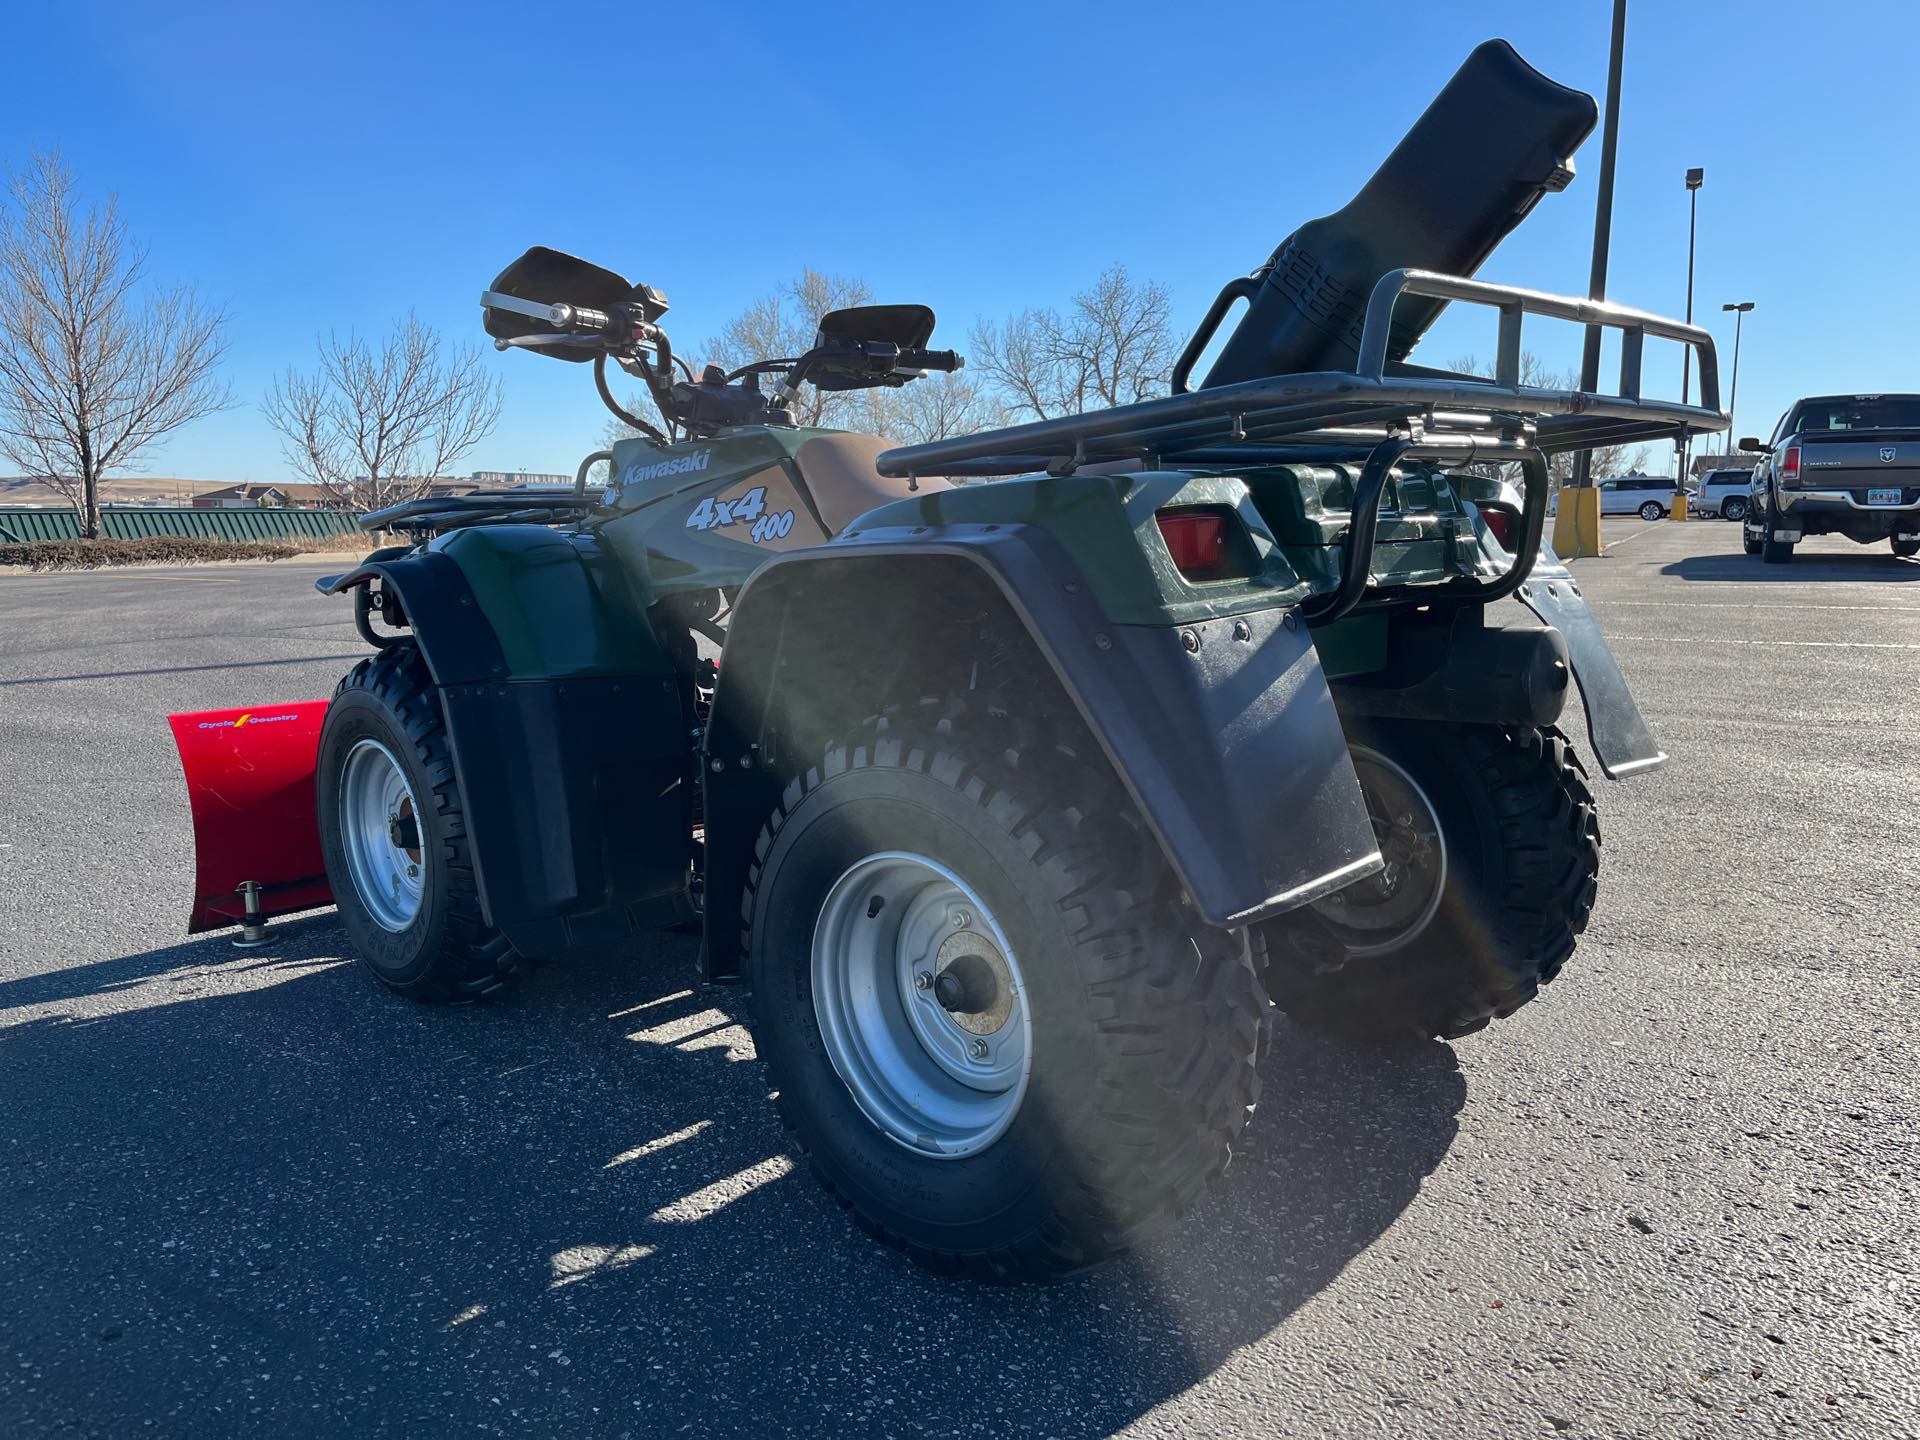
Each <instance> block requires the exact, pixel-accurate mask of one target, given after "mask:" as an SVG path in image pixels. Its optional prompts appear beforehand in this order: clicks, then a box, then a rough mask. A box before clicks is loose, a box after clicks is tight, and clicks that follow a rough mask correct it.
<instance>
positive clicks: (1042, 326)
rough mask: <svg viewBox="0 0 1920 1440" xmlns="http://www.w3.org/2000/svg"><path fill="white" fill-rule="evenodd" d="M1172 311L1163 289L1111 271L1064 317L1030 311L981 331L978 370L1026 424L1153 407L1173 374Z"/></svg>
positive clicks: (975, 358)
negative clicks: (1145, 403)
mask: <svg viewBox="0 0 1920 1440" xmlns="http://www.w3.org/2000/svg"><path fill="white" fill-rule="evenodd" d="M1171 309H1172V305H1171V297H1170V296H1169V295H1168V293H1167V289H1166V287H1165V286H1164V285H1161V284H1159V283H1158V282H1156V281H1151V280H1149V281H1145V282H1139V283H1136V282H1135V281H1134V280H1133V278H1132V277H1131V276H1129V275H1128V274H1127V269H1126V267H1125V266H1124V265H1110V266H1108V267H1107V269H1105V270H1104V271H1102V272H1101V273H1100V277H1099V278H1098V279H1097V280H1095V281H1094V282H1093V284H1092V285H1091V286H1089V287H1088V288H1087V289H1085V290H1082V291H1081V292H1080V293H1079V294H1077V295H1075V296H1074V297H1073V300H1072V301H1071V303H1070V304H1069V305H1068V307H1067V310H1066V313H1065V314H1062V313H1060V312H1059V311H1057V310H1050V309H1049V310H1023V311H1021V312H1020V313H1019V314H1017V315H1011V316H1009V317H1008V318H1007V320H1006V321H1005V322H1004V323H1003V324H999V325H996V324H994V323H993V322H991V321H981V322H979V323H978V324H976V325H975V326H974V328H973V336H972V347H973V354H972V357H971V359H972V363H973V365H974V367H975V368H976V369H977V370H978V371H979V372H980V373H981V374H982V375H983V376H985V377H986V379H987V381H988V382H989V383H990V384H991V385H993V386H994V387H995V388H997V389H998V390H1000V391H1001V392H1002V394H1003V395H1004V397H1005V400H1006V403H1007V408H1008V409H1009V410H1010V411H1012V412H1013V414H1014V415H1015V416H1017V417H1019V418H1022V419H1035V420H1049V419H1052V418H1054V417H1055V416H1058V415H1077V414H1080V413H1081V412H1083V411H1086V410H1089V409H1101V408H1105V407H1107V406H1112V405H1128V404H1132V403H1133V402H1134V401H1136V400H1148V399H1151V398H1153V397H1154V396H1156V395H1159V394H1161V393H1163V392H1164V391H1165V389H1166V383H1167V372H1168V371H1169V370H1170V369H1172V367H1173V358H1174V353H1175V345H1174V337H1173V330H1172V326H1171V322H1170V314H1171Z"/></svg>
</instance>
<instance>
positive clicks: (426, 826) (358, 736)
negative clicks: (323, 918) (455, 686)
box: [316, 642, 522, 1000]
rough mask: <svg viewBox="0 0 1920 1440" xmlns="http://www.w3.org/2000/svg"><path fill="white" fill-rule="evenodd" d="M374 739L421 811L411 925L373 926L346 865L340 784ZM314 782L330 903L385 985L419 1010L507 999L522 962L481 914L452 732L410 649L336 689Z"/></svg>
mask: <svg viewBox="0 0 1920 1440" xmlns="http://www.w3.org/2000/svg"><path fill="white" fill-rule="evenodd" d="M369 741H370V742H373V743H374V744H375V745H377V746H379V747H381V748H382V749H384V751H385V754H386V755H388V756H391V757H392V761H393V762H394V763H395V764H396V765H397V766H398V768H399V771H400V775H401V777H402V778H403V779H404V781H405V785H406V789H407V791H408V792H409V794H410V796H411V798H412V800H413V801H414V802H415V803H414V805H413V806H412V807H410V808H411V809H412V810H413V812H414V813H413V817H412V818H413V820H414V824H415V825H416V826H417V832H416V836H415V837H409V838H417V839H418V841H419V844H418V845H417V846H416V847H414V850H415V851H417V854H418V857H419V858H418V864H419V867H420V871H421V875H420V882H419V883H420V894H419V897H418V901H417V908H415V909H414V910H413V913H412V914H411V918H410V919H409V920H408V921H407V922H406V923H404V924H397V925H396V924H395V923H393V919H392V916H391V914H390V915H389V920H388V921H387V922H383V921H382V920H381V919H380V918H378V917H377V916H376V914H375V910H374V907H372V906H370V905H369V903H368V899H367V897H366V896H364V895H362V894H361V892H360V889H359V886H358V882H356V880H355V874H354V867H353V866H352V864H350V863H349V860H348V857H347V844H348V833H347V827H348V825H349V824H350V823H351V822H350V821H348V819H347V817H346V816H345V815H344V813H343V810H344V807H343V781H344V778H345V772H346V771H347V769H348V757H349V756H350V755H352V754H353V753H354V752H355V750H356V747H362V746H364V745H365V742H369ZM366 748H368V749H371V747H366ZM374 753H376V754H377V753H378V752H374ZM316 784H317V786H318V811H319V821H320V848H321V853H322V854H323V856H324V857H325V859H326V866H327V878H328V880H329V881H330V882H331V884H332V886H333V896H334V903H335V904H336V905H337V906H338V907H339V911H340V919H341V922H342V924H344V925H345V926H346V930H347V934H348V936H349V937H350V938H351V939H352V941H353V943H354V947H355V949H357V950H358V951H359V954H360V958H361V960H363V961H364V962H365V963H366V965H367V968H368V969H370V970H371V971H372V972H373V973H374V974H375V975H376V976H377V977H379V980H380V982H381V984H383V985H385V986H386V987H387V988H388V989H390V990H395V991H398V992H399V993H401V994H403V995H408V996H411V997H413V998H415V999H419V1000H476V999H480V998H482V997H484V996H488V995H493V994H496V993H498V992H499V991H500V990H502V989H504V988H505V987H506V986H507V985H508V984H509V983H510V982H511V981H512V980H513V978H514V976H515V975H516V973H517V972H518V971H519V970H520V968H521V965H522V961H521V957H520V956H519V955H518V954H517V953H516V952H515V951H514V949H513V947H512V945H510V944H509V943H508V942H507V939H506V937H505V936H503V935H502V934H500V932H499V931H497V930H495V929H493V928H492V927H491V926H489V925H488V924H487V923H486V920H485V918H484V916H483V915H482V913H481V909H480V896H479V891H478V888H477V887H476V884H475V881H474V873H473V856H472V852H471V849H470V847H469V844H468V840H467V824H466V813H465V810H464V807H463V805H462V803H461V794H460V782H459V780H458V778H457V777H456V776H455V775H454V769H453V757H452V753H451V750H450V748H449V746H448V743H447V730H446V722H445V720H444V718H443V716H442V714H441V709H440V700H439V696H438V695H437V694H436V693H435V691H434V689H433V683H432V679H431V677H430V676H429V675H428V673H427V667H426V664H425V662H424V661H423V660H422V659H421V658H420V653H419V651H418V649H417V648H416V647H415V646H414V645H412V644H411V643H404V642H403V643H401V644H397V645H392V646H389V647H388V648H386V649H384V650H381V651H379V652H378V653H377V654H375V655H372V656H370V657H368V658H367V659H365V660H362V661H361V662H360V663H359V664H358V665H356V666H354V667H353V669H352V670H351V671H349V672H348V674H347V676H346V678H345V679H343V680H342V681H341V682H340V684H339V686H338V687H337V688H336V689H335V691H334V695H333V701H332V703H331V704H329V705H328V707H327V715H326V720H325V722H324V723H323V725H322V726H321V730H320V753H319V764H318V773H317V776H316ZM402 853H403V855H407V857H408V858H411V855H410V854H409V852H402Z"/></svg>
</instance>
